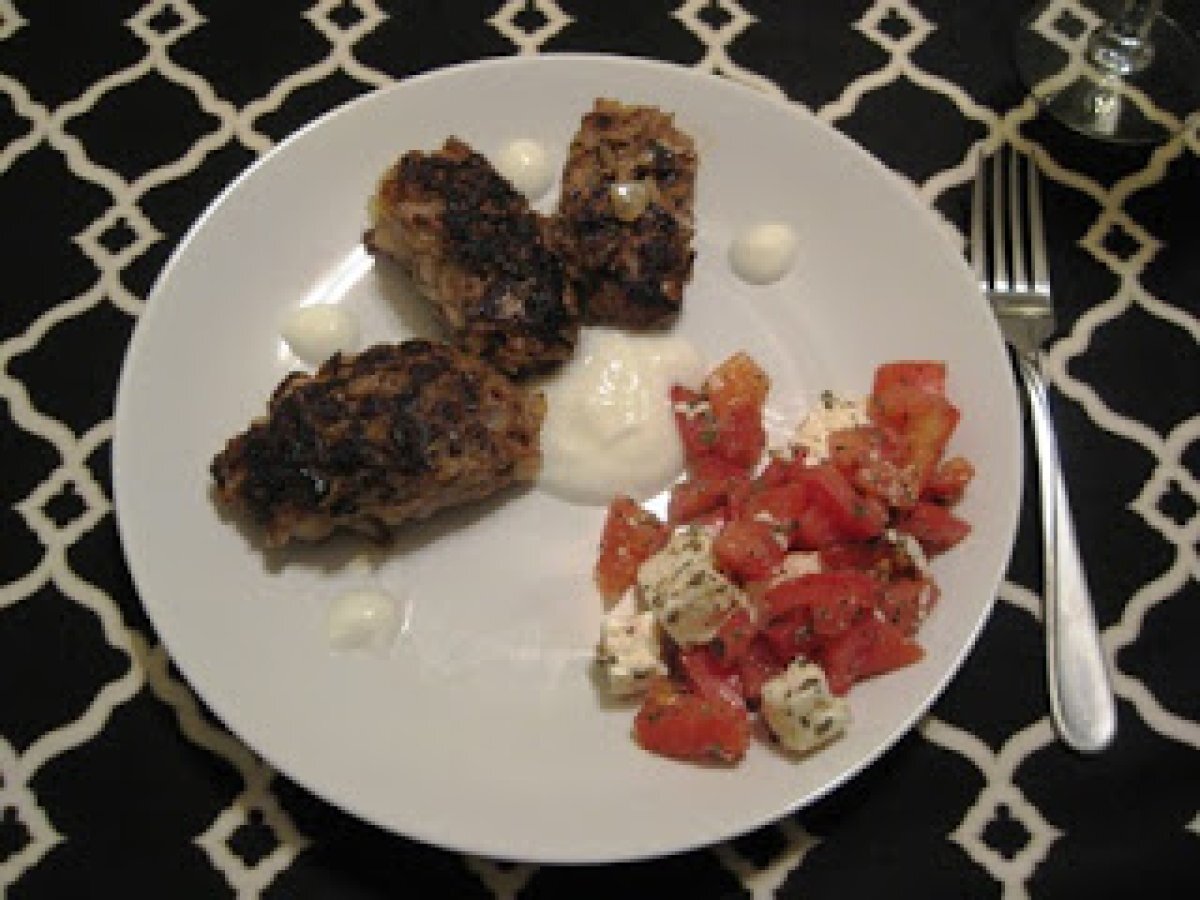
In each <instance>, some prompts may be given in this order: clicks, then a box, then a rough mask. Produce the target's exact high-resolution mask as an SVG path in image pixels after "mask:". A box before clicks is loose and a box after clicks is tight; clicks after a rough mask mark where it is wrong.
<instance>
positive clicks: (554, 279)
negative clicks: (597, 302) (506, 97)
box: [364, 137, 579, 375]
mask: <svg viewBox="0 0 1200 900" xmlns="http://www.w3.org/2000/svg"><path fill="white" fill-rule="evenodd" d="M549 237H550V235H549V223H548V221H547V220H546V219H544V218H543V217H542V216H540V215H538V214H537V213H536V212H534V211H533V210H531V209H530V208H529V204H528V202H527V201H526V200H525V197H524V196H523V195H521V194H520V193H518V192H517V191H516V190H515V189H514V188H513V187H512V186H511V185H510V184H509V183H508V182H507V181H505V180H504V178H502V177H501V176H500V175H499V173H497V172H496V170H495V169H493V168H492V165H491V163H489V162H488V161H487V160H486V159H485V158H484V157H482V156H480V155H479V154H478V153H475V152H473V151H472V150H471V148H470V147H469V146H467V145H466V144H465V143H463V142H462V141H460V140H458V139H457V138H453V137H452V138H449V139H447V141H446V142H445V145H444V146H443V147H442V149H441V150H439V151H438V152H436V153H431V154H426V153H422V152H421V151H418V150H414V151H411V152H409V153H406V154H404V156H403V157H401V159H400V161H399V162H397V163H396V164H395V165H394V166H392V167H391V168H390V169H389V170H388V171H387V172H386V173H385V174H384V176H383V178H382V179H381V181H380V182H379V186H378V188H377V190H376V193H375V196H374V197H373V198H372V200H371V228H370V230H369V231H367V233H366V236H365V238H364V241H365V243H366V245H367V247H368V248H369V249H371V250H372V251H380V252H383V253H385V254H387V255H388V256H391V257H393V258H394V259H396V260H397V261H398V262H399V263H400V264H401V265H402V266H403V267H404V268H405V269H407V271H408V272H409V274H410V275H411V276H412V278H413V280H414V281H415V282H416V284H417V287H418V288H419V289H420V290H421V292H422V293H423V294H424V295H425V296H426V297H427V298H428V299H429V300H431V301H432V302H433V304H434V305H435V306H436V308H437V310H438V312H439V314H440V317H441V319H442V321H443V322H444V323H445V324H446V325H447V326H448V328H449V330H450V332H451V333H452V334H453V336H454V339H455V341H456V342H457V343H458V344H459V345H460V346H461V347H462V348H463V349H464V350H466V351H467V352H469V353H474V354H476V355H477V356H480V357H482V358H484V359H486V360H488V361H490V362H492V363H493V364H494V365H496V366H497V367H498V368H500V369H502V370H503V371H505V372H507V373H508V374H510V375H523V374H526V373H529V372H535V371H538V370H542V369H547V368H549V367H552V366H553V365H555V364H557V363H560V362H562V361H563V360H566V359H568V358H569V357H570V356H571V354H572V353H573V352H574V349H575V342H576V339H577V338H578V335H579V305H578V302H577V300H576V298H575V291H574V288H573V286H572V285H571V283H570V282H569V281H568V279H567V278H566V275H565V272H564V269H563V265H562V262H561V261H560V260H559V258H558V256H557V255H556V254H555V253H554V252H553V250H552V249H551V247H550V246H549Z"/></svg>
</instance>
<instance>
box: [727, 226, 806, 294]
mask: <svg viewBox="0 0 1200 900" xmlns="http://www.w3.org/2000/svg"><path fill="white" fill-rule="evenodd" d="M795 261H796V232H795V230H794V229H793V228H792V226H790V225H788V224H787V223H786V222H760V223H759V224H757V225H754V226H751V227H750V228H747V229H746V230H745V231H743V232H742V233H741V234H739V235H738V236H737V237H736V238H734V241H733V244H732V245H730V248H729V264H730V266H732V268H733V271H734V272H735V273H736V274H737V276H738V277H739V278H741V279H742V280H743V281H748V282H749V283H750V284H770V283H771V282H773V281H778V280H779V279H780V278H782V277H783V276H784V275H786V274H787V273H788V270H789V269H791V267H792V263H794V262H795Z"/></svg>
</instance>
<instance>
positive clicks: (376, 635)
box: [325, 588, 404, 653]
mask: <svg viewBox="0 0 1200 900" xmlns="http://www.w3.org/2000/svg"><path fill="white" fill-rule="evenodd" d="M403 625H404V621H403V617H402V616H401V614H400V608H399V604H398V603H397V602H396V598H395V597H393V596H392V595H391V594H390V593H388V592H387V591H384V590H381V589H378V588H355V589H353V590H348V591H345V592H343V593H341V594H339V595H338V596H337V597H336V598H334V601H333V603H332V604H331V605H330V607H329V615H328V617H327V618H326V620H325V626H326V634H327V636H328V638H329V646H330V647H332V648H333V649H335V650H372V651H374V652H376V653H382V652H384V651H386V650H387V649H388V648H389V647H391V645H392V643H393V642H394V641H395V639H396V635H397V634H398V633H399V632H400V630H401V627H402V626H403Z"/></svg>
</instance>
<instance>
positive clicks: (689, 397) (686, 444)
mask: <svg viewBox="0 0 1200 900" xmlns="http://www.w3.org/2000/svg"><path fill="white" fill-rule="evenodd" d="M671 408H672V409H673V410H674V411H675V428H676V430H677V431H678V432H679V440H680V442H681V443H682V444H683V458H684V460H686V461H687V463H688V468H691V465H692V463H693V461H694V460H697V459H702V458H704V457H706V456H709V455H711V453H712V444H713V441H715V440H716V423H715V420H714V418H713V414H712V408H711V407H710V406H709V405H708V401H707V400H706V399H705V398H704V397H703V396H702V395H701V394H700V392H699V391H694V390H692V389H691V388H688V387H684V386H683V385H681V384H676V385H673V386H672V387H671Z"/></svg>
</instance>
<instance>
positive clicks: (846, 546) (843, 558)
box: [821, 540, 920, 581]
mask: <svg viewBox="0 0 1200 900" xmlns="http://www.w3.org/2000/svg"><path fill="white" fill-rule="evenodd" d="M821 567H822V568H823V569H824V570H825V571H827V572H841V571H846V570H850V571H854V572H865V573H866V574H868V575H872V576H874V577H875V578H878V579H880V580H881V581H889V580H892V579H895V578H908V577H917V576H918V575H919V574H920V572H919V570H918V569H917V564H916V561H915V560H913V558H912V556H910V555H909V553H908V550H907V549H906V548H905V546H904V545H903V544H900V543H893V542H892V541H887V540H879V541H846V542H842V543H837V544H832V545H830V546H828V547H822V548H821Z"/></svg>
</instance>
